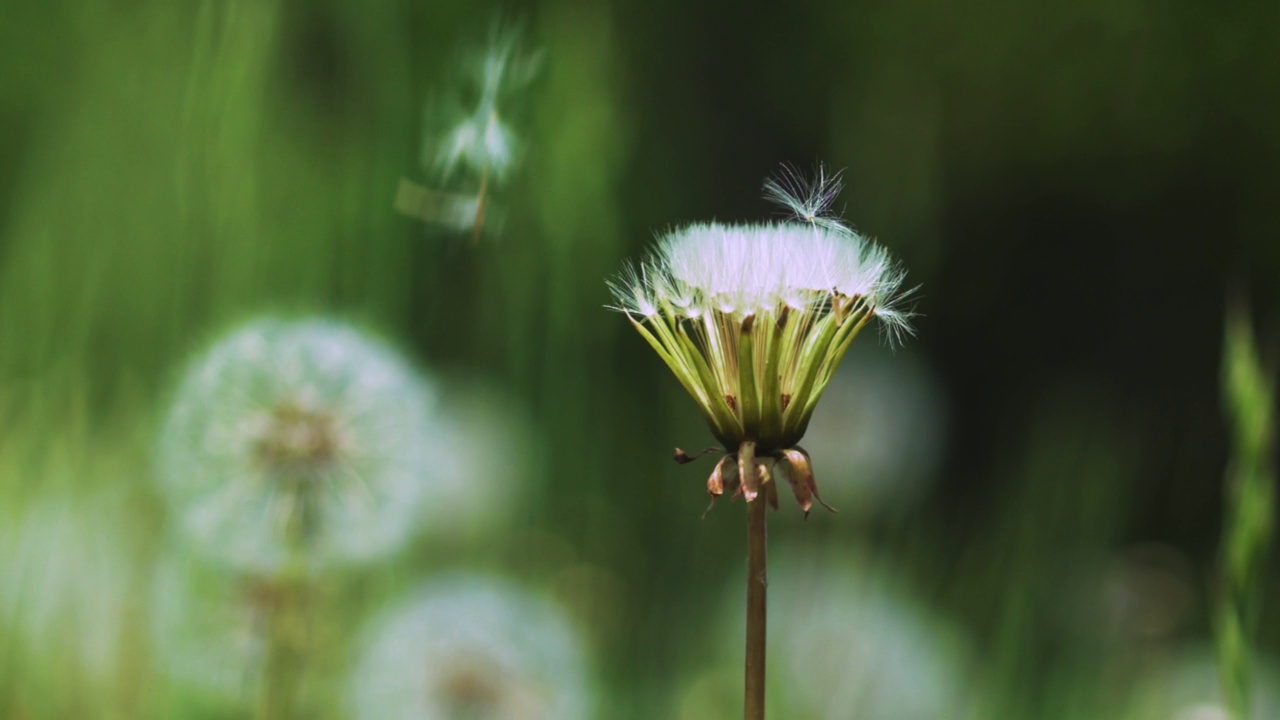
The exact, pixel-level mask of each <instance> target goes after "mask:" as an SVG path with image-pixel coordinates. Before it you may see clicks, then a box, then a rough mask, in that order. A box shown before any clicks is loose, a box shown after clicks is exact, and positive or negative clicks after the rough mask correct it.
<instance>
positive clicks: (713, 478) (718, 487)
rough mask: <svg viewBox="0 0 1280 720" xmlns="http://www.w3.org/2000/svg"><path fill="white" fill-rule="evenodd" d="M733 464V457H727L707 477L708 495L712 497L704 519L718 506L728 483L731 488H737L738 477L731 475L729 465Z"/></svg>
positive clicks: (703, 515)
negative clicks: (718, 500)
mask: <svg viewBox="0 0 1280 720" xmlns="http://www.w3.org/2000/svg"><path fill="white" fill-rule="evenodd" d="M732 462H733V457H732V456H730V455H725V456H724V457H722V458H720V461H719V462H717V463H716V466H715V468H714V469H712V470H711V474H710V475H708V476H707V494H708V495H710V496H711V503H710V504H708V505H707V509H706V510H704V511H702V517H706V516H707V513H709V512H711V508H713V507H715V506H716V498H718V497H720V496H721V495H723V494H724V491H725V487H726V482H727V484H728V485H729V486H731V487H735V488H736V487H737V486H738V483H737V476H736V475H732V474H730V473H729V465H730V463H732Z"/></svg>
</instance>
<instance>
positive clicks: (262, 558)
mask: <svg viewBox="0 0 1280 720" xmlns="http://www.w3.org/2000/svg"><path fill="white" fill-rule="evenodd" d="M434 401H435V391H434V390H433V388H432V387H431V386H430V385H429V384H427V383H426V382H425V381H423V380H422V379H420V378H419V377H418V376H417V374H416V373H415V372H414V371H413V369H412V368H410V367H409V366H408V364H407V363H405V362H404V361H403V360H402V359H401V358H400V357H398V356H397V355H396V354H395V353H394V352H392V351H391V349H390V348H388V347H386V346H385V345H383V344H382V343H380V342H377V341H374V340H372V339H371V338H369V337H367V336H365V335H363V334H361V333H359V332H357V331H356V330H354V329H352V328H350V327H348V326H345V325H342V324H339V323H336V322H331V321H327V320H304V321H298V322H289V321H284V320H278V319H263V320H256V321H254V322H251V323H248V324H246V325H244V326H243V327H241V328H239V329H237V330H235V331H233V332H231V333H230V334H229V335H227V336H226V337H225V338H224V339H223V340H222V341H220V342H219V343H217V344H216V345H214V346H213V347H212V348H211V349H209V350H208V351H207V352H206V353H205V354H203V355H202V356H200V357H199V358H197V359H196V361H195V362H194V363H193V364H192V365H191V367H190V368H189V370H188V371H187V373H186V375H185V377H184V378H183V380H182V382H181V383H180V384H179V386H178V389H177V392H176V393H175V397H174V402H173V405H172V407H171V409H170V410H169V413H168V416H167V418H166V419H165V422H164V426H163V428H162V431H161V434H160V438H159V442H158V452H157V456H158V457H157V475H158V479H159V481H160V483H161V486H162V489H163V491H164V492H165V494H166V496H167V498H168V501H169V504H170V506H171V507H172V510H173V512H174V514H175V516H176V517H177V518H178V520H179V523H178V524H179V525H180V527H181V528H182V530H183V531H184V532H185V533H186V535H187V536H188V537H189V538H190V539H191V540H192V544H193V546H194V547H195V548H196V549H197V550H198V551H200V552H202V553H205V554H206V555H208V556H211V557H216V558H218V559H220V560H222V561H224V562H226V563H227V564H229V565H231V566H233V567H237V568H240V569H242V570H248V571H254V572H258V573H262V574H270V573H273V572H276V571H278V570H280V568H282V567H283V566H284V565H285V564H286V563H293V562H298V561H301V562H302V564H304V565H305V566H307V567H316V566H319V565H321V564H324V563H327V562H331V561H362V560H367V559H369V558H372V557H374V556H377V555H380V554H384V553H387V552H390V551H393V550H395V549H396V548H397V547H398V546H399V545H401V544H402V543H403V542H405V540H407V539H408V537H409V536H410V534H411V533H412V532H413V531H414V529H415V528H416V526H417V525H418V524H419V522H420V510H421V508H422V507H423V504H424V503H423V500H424V496H425V494H426V493H427V492H428V491H429V488H430V482H429V479H430V477H431V476H432V473H433V448H432V446H431V444H430V443H431V442H432V439H433V438H434V437H435V436H436V434H437V433H436V430H437V419H436V417H435V416H434V415H433V406H434Z"/></svg>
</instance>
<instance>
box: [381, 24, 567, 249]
mask: <svg viewBox="0 0 1280 720" xmlns="http://www.w3.org/2000/svg"><path fill="white" fill-rule="evenodd" d="M542 61H543V53H542V52H541V51H537V50H529V49H528V48H527V46H526V44H525V41H524V32H523V29H522V28H521V27H520V26H519V25H518V24H502V23H497V22H495V23H494V24H493V26H492V27H491V29H490V32H489V38H488V41H487V42H486V43H485V45H484V46H483V47H481V48H479V49H473V50H469V51H467V52H466V53H464V55H463V57H462V58H461V59H460V61H459V64H458V68H459V72H458V76H457V78H456V83H455V84H454V85H453V86H451V87H448V88H443V89H442V90H441V91H440V92H437V93H436V94H435V95H434V96H433V98H432V101H431V102H430V103H429V104H428V113H427V114H428V118H427V133H426V137H425V140H424V143H423V151H422V164H423V167H424V168H425V169H426V170H427V172H428V174H429V175H430V177H432V178H433V180H434V182H436V183H439V184H440V185H441V186H443V187H447V188H463V189H462V190H459V191H445V190H435V189H431V188H424V187H420V186H417V185H416V184H413V183H411V182H409V181H407V180H402V181H401V186H400V190H399V191H398V194H397V200H396V206H397V207H398V208H399V209H400V210H401V211H402V212H405V213H408V214H412V215H415V216H418V217H421V218H422V219H424V220H427V221H429V222H432V223H435V224H438V225H442V226H444V227H447V228H451V229H455V230H464V229H470V230H471V231H472V238H471V239H472V242H473V243H474V242H476V241H477V240H478V239H479V235H480V232H481V231H482V230H483V229H484V228H485V227H486V226H489V227H492V226H493V225H494V223H495V221H496V220H500V217H495V208H493V207H492V206H491V204H490V199H491V196H492V193H493V189H494V188H496V187H498V186H499V185H501V184H503V183H505V182H506V181H507V180H509V179H510V177H511V176H512V175H513V174H514V171H515V169H516V167H517V166H518V164H519V162H520V158H521V156H522V155H523V146H522V143H521V141H520V139H519V134H518V132H517V130H516V125H517V117H518V115H519V109H520V107H521V105H522V104H523V102H524V100H525V96H526V95H527V91H528V89H529V87H530V85H531V84H532V83H533V81H534V79H535V78H536V77H537V75H538V72H539V71H540V69H541V66H542Z"/></svg>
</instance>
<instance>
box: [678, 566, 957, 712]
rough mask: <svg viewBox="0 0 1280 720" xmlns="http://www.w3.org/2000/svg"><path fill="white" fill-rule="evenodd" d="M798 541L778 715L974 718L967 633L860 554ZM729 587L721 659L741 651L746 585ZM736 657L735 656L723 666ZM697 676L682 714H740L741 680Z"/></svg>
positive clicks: (776, 622)
mask: <svg viewBox="0 0 1280 720" xmlns="http://www.w3.org/2000/svg"><path fill="white" fill-rule="evenodd" d="M824 550H825V551H824V552H814V550H813V548H811V547H807V546H806V547H798V546H795V545H794V544H793V545H790V546H786V547H783V548H782V549H780V550H778V551H776V552H775V553H774V567H775V569H774V571H773V572H772V573H771V575H772V577H771V578H770V580H771V590H772V592H771V597H770V610H771V611H772V621H771V622H770V623H769V648H770V654H771V663H772V672H771V674H770V677H769V686H768V687H769V696H770V701H769V703H768V706H769V710H770V715H771V716H772V717H781V718H812V719H814V720H843V719H844V718H852V717H856V718H859V720H946V719H949V718H966V717H969V712H970V711H971V709H972V707H971V706H970V704H969V703H970V700H971V698H970V696H969V693H968V688H969V687H970V686H971V684H972V680H973V679H974V678H973V677H971V673H972V671H973V670H974V667H973V664H972V658H971V657H970V655H969V652H968V649H967V647H968V646H967V643H966V642H965V641H964V639H963V637H962V636H961V635H960V634H959V633H958V632H957V631H956V630H955V629H954V628H952V627H951V626H950V624H949V623H947V622H946V621H945V620H943V619H942V618H940V617H939V616H937V615H935V614H934V613H932V612H931V611H930V610H929V609H928V607H927V606H926V605H925V604H924V603H923V602H922V601H921V600H919V599H917V598H915V597H913V596H912V594H911V593H910V592H909V591H908V590H907V589H906V588H905V587H904V586H903V584H902V583H901V582H899V581H898V580H896V579H895V578H894V577H893V576H892V575H890V574H888V573H887V572H885V571H883V570H881V569H879V568H877V567H875V566H873V565H871V564H870V563H868V562H867V561H864V560H863V559H862V558H861V556H860V555H859V554H858V553H856V552H852V551H847V550H845V551H841V550H838V549H837V548H835V547H832V546H828V547H826V548H825V549H824ZM733 585H734V587H733V588H731V589H729V590H727V591H726V592H725V597H724V600H723V602H722V603H721V604H720V606H719V607H720V608H721V610H722V613H723V614H722V616H721V617H722V621H721V622H713V623H708V624H707V627H709V628H711V629H712V630H714V631H716V632H718V633H719V634H720V636H721V639H720V640H719V641H718V645H719V647H720V648H722V650H721V657H723V658H731V657H733V656H732V654H731V652H732V651H733V650H734V649H735V647H736V645H737V643H738V638H739V636H740V633H741V630H740V627H741V626H740V623H741V620H742V609H741V605H742V600H741V590H740V589H738V588H737V583H736V582H735V583H733ZM729 665H730V662H729V661H728V660H726V661H725V662H724V665H723V666H724V667H725V668H728V666H729ZM719 672H720V670H719V669H718V668H713V669H712V670H711V671H710V672H709V673H707V674H701V673H700V674H695V675H693V676H691V679H692V681H691V682H690V683H689V684H688V685H686V687H685V689H684V693H683V695H682V697H681V699H680V702H679V710H678V713H677V715H678V717H680V718H681V719H682V720H684V719H688V720H693V718H708V719H709V720H714V719H716V718H730V717H734V716H735V715H737V714H738V706H737V705H736V703H735V702H734V700H733V695H732V694H730V692H731V691H732V690H736V688H733V687H732V686H728V685H725V686H723V687H721V686H720V684H719V683H717V682H715V681H714V678H715V676H716V674H717V673H719Z"/></svg>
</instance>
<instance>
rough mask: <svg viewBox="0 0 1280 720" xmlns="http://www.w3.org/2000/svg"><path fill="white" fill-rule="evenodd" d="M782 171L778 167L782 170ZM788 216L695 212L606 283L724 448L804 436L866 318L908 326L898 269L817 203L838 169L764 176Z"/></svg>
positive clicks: (773, 445)
mask: <svg viewBox="0 0 1280 720" xmlns="http://www.w3.org/2000/svg"><path fill="white" fill-rule="evenodd" d="M788 172H789V171H788ZM765 191H766V194H767V195H768V196H769V197H770V198H771V199H773V200H775V201H777V202H779V203H781V204H782V205H783V206H784V207H786V208H788V209H789V210H791V212H792V213H793V215H795V220H792V221H787V222H774V223H747V224H732V225H731V224H724V223H715V222H712V223H697V224H693V225H688V226H685V227H682V228H677V229H675V230H672V231H670V232H668V233H666V234H665V235H664V236H662V237H661V238H660V239H659V241H658V244H657V246H656V247H655V248H654V249H653V250H651V251H650V253H649V255H648V256H647V257H646V258H645V259H644V260H643V261H642V262H641V263H640V264H639V265H629V266H626V267H624V269H623V271H622V273H621V274H619V275H618V276H617V277H616V278H614V279H613V280H612V281H611V282H610V283H609V286H610V288H611V290H612V291H613V295H614V299H615V301H616V304H615V305H614V306H613V307H614V309H617V310H620V311H622V312H625V313H627V314H628V316H629V317H630V318H631V321H632V324H633V325H634V326H635V328H636V330H637V331H639V333H640V334H641V336H642V337H644V339H645V340H646V341H647V342H648V343H649V345H650V346H651V347H653V348H654V349H655V350H656V351H657V352H658V354H659V356H660V357H661V358H662V359H663V361H664V362H665V363H666V364H667V366H668V367H669V368H670V369H671V371H672V372H673V373H675V375H676V378H677V379H678V380H679V381H680V383H681V384H682V385H683V386H684V388H685V389H686V390H687V391H688V392H689V394H690V395H691V396H692V397H693V399H694V400H695V401H697V403H698V405H699V407H700V408H701V409H702V412H703V415H704V416H705V418H706V419H707V421H708V423H709V424H710V425H711V429H712V433H713V434H714V435H715V436H716V439H717V440H719V441H720V442H721V443H722V444H723V445H724V447H725V448H726V449H730V451H731V452H732V449H733V448H737V447H739V445H740V444H741V443H743V442H747V441H751V442H753V443H756V444H757V446H758V447H759V448H762V449H764V450H767V451H769V452H775V451H782V450H784V449H785V448H788V447H791V446H793V445H794V444H795V443H797V442H799V441H800V440H801V439H802V438H803V437H804V433H805V430H806V429H807V428H808V425H809V419H810V418H811V417H812V413H813V408H814V406H815V404H816V403H817V401H818V399H819V398H820V397H821V395H822V390H823V388H825V387H826V385H827V383H828V382H830V380H831V377H832V374H833V373H834V372H835V370H836V367H837V366H838V365H839V364H840V358H841V357H843V356H844V354H845V352H846V351H847V350H848V348H849V343H850V342H851V341H852V340H853V338H854V337H855V336H856V335H857V334H858V332H859V331H860V330H861V329H862V328H863V326H864V325H865V324H866V323H867V322H868V321H869V320H871V318H873V317H875V318H878V319H879V320H880V327H881V328H882V330H883V331H884V332H885V334H886V335H887V336H888V337H889V340H890V342H894V341H897V340H899V339H900V338H901V336H902V335H904V334H908V333H910V332H911V325H910V323H909V320H910V318H911V315H912V313H911V312H910V311H909V310H904V309H903V308H902V301H903V299H904V298H905V297H907V296H908V295H910V292H909V291H908V292H906V293H903V292H901V288H902V281H903V277H904V275H905V273H904V271H903V270H902V269H901V268H900V267H899V266H898V265H897V264H896V263H895V262H894V261H893V259H892V258H890V257H889V254H888V253H887V252H886V251H885V250H884V249H883V248H881V247H880V246H879V245H876V244H875V243H873V242H871V241H869V240H867V239H865V238H863V237H862V236H861V235H859V234H857V233H856V232H854V231H853V230H851V229H850V228H848V227H846V226H845V225H843V224H841V223H840V222H839V220H837V219H835V218H834V217H832V216H829V215H828V214H827V210H828V208H829V207H830V205H831V203H832V201H833V200H834V199H835V194H836V193H837V192H838V191H839V178H838V176H830V177H829V176H827V175H826V173H825V172H822V171H819V174H818V178H817V179H816V180H814V181H813V182H810V183H806V182H804V181H802V180H800V179H799V178H798V176H796V175H795V174H794V173H791V174H789V175H784V176H783V178H782V180H780V181H770V182H769V183H767V184H766V186H765Z"/></svg>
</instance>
